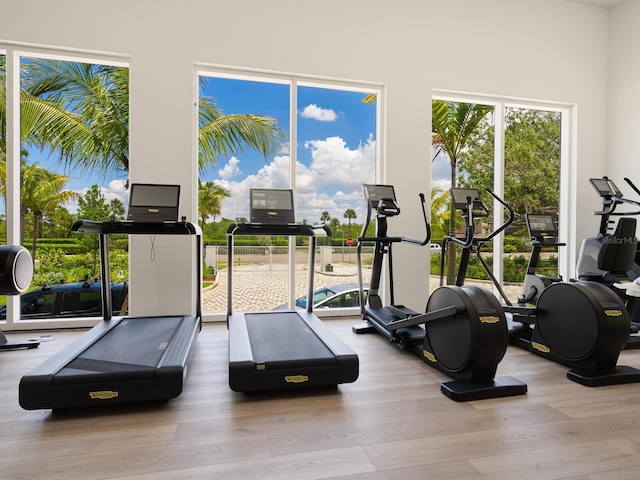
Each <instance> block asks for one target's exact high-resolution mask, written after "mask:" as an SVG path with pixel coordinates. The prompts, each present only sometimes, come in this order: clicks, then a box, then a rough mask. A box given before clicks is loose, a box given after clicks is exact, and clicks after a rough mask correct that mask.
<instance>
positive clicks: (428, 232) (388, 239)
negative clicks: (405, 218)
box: [358, 193, 431, 246]
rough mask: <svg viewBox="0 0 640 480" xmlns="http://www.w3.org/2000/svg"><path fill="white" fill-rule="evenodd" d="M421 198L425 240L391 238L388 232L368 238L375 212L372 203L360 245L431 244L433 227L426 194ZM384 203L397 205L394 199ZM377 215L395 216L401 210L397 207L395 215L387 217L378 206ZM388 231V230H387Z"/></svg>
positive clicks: (363, 227)
mask: <svg viewBox="0 0 640 480" xmlns="http://www.w3.org/2000/svg"><path fill="white" fill-rule="evenodd" d="M418 195H419V197H420V206H421V207H422V218H423V220H424V225H425V230H426V236H425V238H424V240H417V239H414V238H409V237H389V236H387V235H386V231H385V232H384V233H383V236H375V237H367V236H366V232H367V227H368V225H369V223H370V222H371V212H372V211H373V210H374V208H373V206H372V205H371V202H370V203H369V205H368V208H367V217H366V218H365V221H364V224H363V226H362V232H361V234H360V236H359V237H358V244H361V243H362V242H381V241H382V242H385V241H386V242H389V243H392V242H393V243H397V242H406V243H411V244H414V245H418V246H424V245H426V244H427V243H429V241H430V240H431V225H430V224H429V219H428V217H427V210H426V207H425V203H426V200H425V196H424V193H420V194H418ZM383 200H384V201H387V202H392V203H393V204H394V205H395V202H393V200H392V199H383ZM375 210H376V213H377V214H378V216H385V217H386V216H395V215H397V214H399V213H400V209H399V208H398V207H397V206H396V207H395V209H394V210H393V211H394V212H396V210H397V213H394V214H393V215H385V214H384V210H381V209H380V206H379V205H378V207H376V208H375ZM385 230H386V229H385Z"/></svg>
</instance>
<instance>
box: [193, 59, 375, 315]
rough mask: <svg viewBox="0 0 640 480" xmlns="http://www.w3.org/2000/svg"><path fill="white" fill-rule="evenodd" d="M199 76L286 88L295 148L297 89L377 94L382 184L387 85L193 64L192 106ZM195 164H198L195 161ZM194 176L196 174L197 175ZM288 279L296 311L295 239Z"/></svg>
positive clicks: (292, 160) (341, 311)
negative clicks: (277, 85)
mask: <svg viewBox="0 0 640 480" xmlns="http://www.w3.org/2000/svg"><path fill="white" fill-rule="evenodd" d="M200 76H208V77H218V78H226V79H237V80H249V81H258V82H272V83H276V84H285V85H289V92H290V96H289V123H290V131H289V143H290V145H297V141H298V136H297V121H298V118H297V117H298V112H297V103H298V102H297V91H298V87H315V88H324V89H334V90H341V91H353V92H362V93H363V94H372V93H375V94H376V95H377V99H376V104H377V108H376V133H375V134H376V162H375V179H376V181H380V182H383V181H384V178H383V172H385V171H386V168H385V165H386V158H385V156H384V151H385V148H384V144H385V141H384V132H385V131H386V128H385V123H384V119H385V114H384V112H385V98H386V86H385V84H383V83H378V82H367V81H360V80H348V79H341V78H333V77H323V76H318V75H305V74H297V73H290V72H281V71H274V70H261V69H251V68H242V67H235V66H229V65H218V64H206V63H197V62H196V63H195V64H194V104H195V105H198V99H199V89H198V85H199V78H200ZM195 110H196V111H195V113H194V117H195V118H194V122H193V123H194V145H195V152H196V155H197V128H198V119H197V115H198V111H197V109H195ZM297 159H298V157H297V149H296V148H290V149H289V169H290V170H289V182H290V188H292V189H293V194H294V202H296V201H297V185H296V164H297ZM196 163H197V162H196ZM196 175H197V173H196ZM289 246H290V248H289V276H288V304H289V308H290V309H293V308H295V307H294V306H295V300H296V298H295V297H296V294H295V290H296V288H295V286H296V285H295V253H296V252H295V248H294V247H295V237H290V239H289ZM359 311H360V309H359V307H354V308H335V309H332V308H327V309H318V310H317V311H314V312H315V313H316V314H317V315H318V316H319V317H332V316H334V317H335V316H344V315H355V314H358V312H359ZM224 320H226V312H225V313H222V312H203V321H224Z"/></svg>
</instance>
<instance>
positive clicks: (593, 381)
mask: <svg viewBox="0 0 640 480" xmlns="http://www.w3.org/2000/svg"><path fill="white" fill-rule="evenodd" d="M567 378H568V379H569V380H573V381H574V382H577V383H579V384H580V385H585V386H587V387H603V386H605V385H621V384H624V383H636V382H640V370H638V369H637V368H633V367H628V366H625V365H623V366H617V367H614V368H607V369H602V370H576V369H572V370H568V371H567Z"/></svg>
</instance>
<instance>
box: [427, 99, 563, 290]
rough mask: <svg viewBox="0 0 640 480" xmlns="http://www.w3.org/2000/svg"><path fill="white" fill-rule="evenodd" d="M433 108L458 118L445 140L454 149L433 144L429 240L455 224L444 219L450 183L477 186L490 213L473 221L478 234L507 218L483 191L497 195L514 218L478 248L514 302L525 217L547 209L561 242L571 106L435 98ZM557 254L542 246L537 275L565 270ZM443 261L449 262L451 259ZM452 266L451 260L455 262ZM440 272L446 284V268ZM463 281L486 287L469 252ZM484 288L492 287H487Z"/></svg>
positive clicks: (526, 252) (521, 270)
mask: <svg viewBox="0 0 640 480" xmlns="http://www.w3.org/2000/svg"><path fill="white" fill-rule="evenodd" d="M433 112H434V113H433V118H434V122H436V123H437V122H438V121H441V122H442V123H443V124H446V123H447V122H450V123H455V122H456V121H457V122H458V123H459V125H457V130H455V132H454V134H452V135H454V136H457V138H456V142H454V143H451V145H455V146H457V147H458V149H457V150H455V151H453V152H449V151H447V148H444V149H443V148H440V149H438V148H434V152H433V163H432V186H433V190H432V217H433V218H434V220H435V222H436V223H435V228H434V232H435V236H436V238H435V240H436V241H437V240H438V238H437V237H438V236H439V237H440V238H442V236H443V235H446V234H455V229H456V228H459V226H458V224H457V223H454V224H450V222H449V219H450V214H449V204H448V201H449V198H448V195H449V194H448V189H449V188H450V187H451V185H452V184H455V185H456V186H459V187H472V188H477V189H478V190H480V192H481V193H482V199H483V201H484V202H485V204H486V205H487V206H488V207H489V210H490V211H491V213H492V215H491V216H490V217H489V218H487V219H482V221H481V222H479V224H478V225H477V232H478V233H477V234H478V235H479V236H483V235H486V234H487V233H488V232H490V231H492V230H493V229H495V228H497V226H498V225H500V224H501V223H502V222H503V220H504V219H505V218H506V211H504V210H503V209H502V208H501V206H500V205H499V204H498V203H497V202H495V201H494V200H493V198H492V197H491V196H490V195H489V194H488V193H487V192H486V189H491V190H492V191H493V192H495V193H496V194H497V195H498V196H500V197H501V198H503V199H504V200H505V201H506V202H507V203H508V204H509V205H511V206H512V207H513V209H514V210H515V219H514V221H513V223H512V224H511V225H510V227H509V228H508V229H506V230H505V231H504V232H503V234H501V235H499V236H497V237H496V238H495V239H494V240H493V241H492V242H489V243H488V244H487V245H486V246H485V248H484V249H483V258H484V259H485V260H486V261H487V263H488V264H489V265H490V267H491V271H492V272H493V273H494V275H495V276H496V277H497V279H498V280H499V282H500V283H501V285H502V286H503V287H504V288H503V289H504V291H505V293H506V295H507V296H508V298H509V299H510V300H511V301H515V300H516V299H517V297H518V295H519V294H520V293H521V291H522V282H523V279H524V276H525V273H526V269H527V263H528V260H529V258H530V253H531V245H530V240H531V238H530V237H529V232H528V230H527V226H526V223H525V214H527V213H529V214H549V215H551V216H552V217H553V219H554V220H555V222H556V224H557V225H559V235H560V236H561V238H564V239H566V238H567V235H568V232H567V228H566V227H564V226H563V224H562V222H561V220H562V219H563V218H567V216H568V208H567V203H568V202H567V196H568V194H567V192H568V188H567V185H568V180H567V172H568V169H569V161H568V156H569V154H568V151H569V145H568V143H569V142H568V133H567V132H568V131H569V130H570V128H569V125H570V123H569V119H570V115H569V112H570V109H569V107H565V106H558V105H551V104H548V105H547V104H531V103H516V102H513V101H509V102H506V101H500V100H497V99H491V101H488V100H487V99H484V98H480V99H473V98H456V97H447V96H438V97H436V98H434V100H433ZM438 115H440V117H438ZM443 115H445V116H443ZM442 119H445V120H442ZM452 128H454V127H452ZM434 130H435V123H434ZM434 135H435V133H434ZM452 156H453V157H454V161H452V160H451V157H452ZM494 213H495V214H494ZM452 230H453V231H452ZM564 253H565V252H563V251H562V250H560V251H559V252H558V251H556V250H554V249H553V248H549V249H545V250H544V251H543V253H542V255H541V258H540V264H539V270H538V273H542V274H546V275H547V276H550V277H557V276H558V275H562V274H564V275H567V273H566V272H567V268H566V266H567V260H566V259H567V258H568V255H565V263H564V267H563V264H562V262H559V258H562V256H563V254H564ZM433 257H436V258H432V273H433V274H435V273H439V269H438V266H439V260H440V258H439V254H438V255H435V256H433ZM447 263H448V265H449V266H450V265H451V263H452V258H449V259H448V260H447ZM457 266H458V265H457V263H456V264H455V265H454V267H455V268H457ZM450 270H452V269H450ZM447 273H448V279H449V281H450V282H451V281H452V272H451V271H449V272H447ZM467 279H468V280H467V281H469V282H473V281H479V282H482V283H485V284H486V282H488V280H489V279H488V277H487V275H486V274H485V273H484V271H483V268H482V266H481V265H480V264H479V262H478V261H477V260H476V259H475V258H473V256H472V258H471V261H470V264H469V268H468V270H467ZM488 286H489V287H491V285H490V284H488Z"/></svg>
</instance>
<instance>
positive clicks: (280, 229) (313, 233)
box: [227, 223, 331, 237]
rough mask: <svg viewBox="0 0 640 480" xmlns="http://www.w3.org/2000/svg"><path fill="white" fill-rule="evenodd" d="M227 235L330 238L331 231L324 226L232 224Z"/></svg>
mask: <svg viewBox="0 0 640 480" xmlns="http://www.w3.org/2000/svg"><path fill="white" fill-rule="evenodd" d="M227 235H228V236H229V235H230V236H235V235H292V236H306V237H325V236H326V237H330V236H331V230H330V229H329V227H327V226H326V225H307V224H289V223H283V224H279V223H278V224H270V223H232V224H231V225H229V227H228V228H227Z"/></svg>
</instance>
